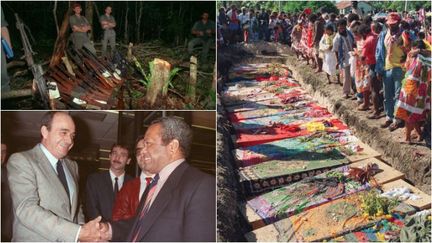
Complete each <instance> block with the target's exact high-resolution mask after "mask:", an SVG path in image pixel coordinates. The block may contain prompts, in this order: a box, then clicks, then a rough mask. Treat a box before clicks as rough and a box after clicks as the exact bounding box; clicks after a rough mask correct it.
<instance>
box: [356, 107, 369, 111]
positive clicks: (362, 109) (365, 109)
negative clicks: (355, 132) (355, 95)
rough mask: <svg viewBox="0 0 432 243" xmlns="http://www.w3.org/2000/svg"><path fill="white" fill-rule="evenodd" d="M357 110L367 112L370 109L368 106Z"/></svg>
mask: <svg viewBox="0 0 432 243" xmlns="http://www.w3.org/2000/svg"><path fill="white" fill-rule="evenodd" d="M357 110H359V111H367V110H369V107H367V106H360V107H359V108H357Z"/></svg>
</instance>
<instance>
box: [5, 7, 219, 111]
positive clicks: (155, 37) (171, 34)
mask: <svg viewBox="0 0 432 243" xmlns="http://www.w3.org/2000/svg"><path fill="white" fill-rule="evenodd" d="M73 3H75V1H42V2H39V1H2V2H1V6H2V9H3V12H4V15H5V19H6V21H7V22H8V25H9V26H8V29H9V32H10V36H11V42H12V46H13V51H14V53H15V57H14V58H13V59H12V60H8V62H11V61H17V60H19V59H20V57H21V56H22V55H23V52H22V42H21V36H20V33H19V31H18V29H17V28H16V27H15V24H16V20H15V16H14V14H18V15H19V17H20V18H21V19H22V21H23V22H24V24H25V25H26V29H27V34H28V36H29V39H30V43H31V45H32V48H33V50H34V51H35V52H36V53H37V54H35V55H34V56H33V57H34V59H35V62H37V63H41V64H43V65H46V64H48V62H49V60H50V57H51V55H52V54H53V49H54V44H55V42H56V38H57V35H58V33H59V28H60V26H61V24H62V22H63V20H64V16H65V14H66V13H69V14H70V15H71V14H72V12H71V9H70V8H71V5H72V4H73ZM78 3H80V4H81V7H82V12H81V15H83V16H85V17H86V18H87V20H88V21H89V22H90V25H91V26H92V28H93V29H92V31H91V32H90V38H91V40H92V41H93V42H94V45H95V47H96V49H97V50H98V55H99V54H100V52H99V51H100V49H101V39H102V35H103V32H102V28H101V26H100V24H99V16H100V15H102V14H104V9H105V7H106V6H107V5H110V6H111V7H112V15H113V16H114V18H115V19H116V22H117V26H116V28H115V31H116V35H117V36H116V43H117V49H118V50H119V51H120V52H121V53H122V54H124V55H125V53H126V52H127V45H128V44H129V43H133V45H134V47H133V54H134V55H135V56H136V57H137V59H138V60H139V62H140V63H141V65H142V66H143V67H145V69H146V70H147V71H148V69H149V67H148V66H149V65H148V63H149V62H150V61H152V60H153V59H154V58H161V59H164V60H166V61H168V62H169V63H170V64H171V65H172V67H173V68H176V67H177V68H179V69H180V71H179V72H178V73H177V75H176V77H175V78H174V79H173V81H172V83H173V85H174V88H173V90H175V91H176V93H178V94H179V95H180V96H181V95H182V94H184V93H185V92H186V89H187V87H186V85H185V84H186V83H187V81H188V79H189V59H190V55H189V54H188V53H187V43H188V41H190V40H191V39H192V37H193V36H192V34H191V28H192V26H193V25H194V23H195V22H196V21H198V20H200V19H201V15H202V13H203V12H208V13H209V14H210V17H209V19H210V20H214V19H215V12H216V11H215V2H214V1H200V2H186V1H181V2H180V1H171V2H165V1H164V2H160V1H159V2H158V1H152V2H147V1H145V2H144V1H78ZM68 32H69V33H68V34H70V33H71V29H70V28H68ZM214 52H215V49H214V48H212V49H211V50H210V52H209V53H210V54H209V58H208V61H207V62H206V63H201V64H200V65H199V66H198V79H197V86H196V92H197V95H196V96H197V98H196V100H194V101H192V102H174V103H177V106H178V107H169V106H168V107H166V106H161V108H174V109H179V108H182V109H214V107H215V94H214V93H215V92H214V91H213V90H212V89H211V85H212V78H213V70H214V62H215V53H214ZM25 68H26V67H21V66H19V65H18V67H12V68H9V69H8V73H9V76H10V77H11V89H12V90H16V89H25V88H29V87H30V86H31V82H29V79H31V73H30V72H28V71H25ZM133 95H134V96H136V97H138V98H139V97H140V96H142V94H139V93H135V94H133ZM37 106H38V104H35V102H34V101H33V100H32V99H29V98H26V99H22V98H20V99H10V100H2V108H3V109H5V108H6V109H35V108H38V107H37Z"/></svg>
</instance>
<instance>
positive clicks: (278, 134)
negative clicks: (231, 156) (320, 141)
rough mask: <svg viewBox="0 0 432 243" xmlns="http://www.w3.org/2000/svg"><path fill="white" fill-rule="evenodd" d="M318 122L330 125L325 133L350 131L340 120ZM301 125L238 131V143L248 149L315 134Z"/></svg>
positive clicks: (292, 124) (279, 125)
mask: <svg viewBox="0 0 432 243" xmlns="http://www.w3.org/2000/svg"><path fill="white" fill-rule="evenodd" d="M306 117H307V116H305V118H306ZM304 122H306V121H304ZM317 122H322V123H326V124H328V125H329V126H326V128H325V131H328V132H330V131H342V130H346V129H348V127H347V125H345V124H344V123H343V122H342V121H341V120H339V119H322V120H317ZM301 125H302V124H301V122H293V123H290V124H277V125H275V126H266V127H262V128H258V129H243V130H237V134H236V135H237V139H236V143H237V145H238V146H239V147H248V146H254V145H258V144H263V143H268V142H273V141H276V140H281V139H286V138H295V137H300V136H306V135H310V134H312V133H313V132H311V131H308V130H307V129H306V128H300V126H301Z"/></svg>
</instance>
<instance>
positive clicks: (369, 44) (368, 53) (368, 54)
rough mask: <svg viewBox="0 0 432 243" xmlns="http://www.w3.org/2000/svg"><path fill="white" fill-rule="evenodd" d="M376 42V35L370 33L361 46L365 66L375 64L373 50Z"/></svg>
mask: <svg viewBox="0 0 432 243" xmlns="http://www.w3.org/2000/svg"><path fill="white" fill-rule="evenodd" d="M377 42H378V35H376V34H374V33H372V32H371V33H370V34H369V35H367V36H366V40H365V42H364V45H363V50H362V54H361V55H362V56H363V57H364V58H365V62H366V64H367V65H372V64H376V59H375V50H376V46H377Z"/></svg>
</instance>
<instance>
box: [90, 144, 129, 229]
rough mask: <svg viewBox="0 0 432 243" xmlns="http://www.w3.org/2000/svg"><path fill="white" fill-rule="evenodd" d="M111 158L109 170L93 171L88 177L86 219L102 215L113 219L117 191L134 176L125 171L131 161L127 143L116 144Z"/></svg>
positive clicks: (104, 218)
mask: <svg viewBox="0 0 432 243" xmlns="http://www.w3.org/2000/svg"><path fill="white" fill-rule="evenodd" d="M109 159H110V168H109V170H108V171H102V172H97V173H93V174H91V175H89V177H88V178H87V185H86V201H85V205H86V211H85V216H86V219H92V218H95V217H97V216H98V215H101V216H102V221H109V220H111V219H112V211H113V205H114V201H115V199H116V195H117V193H118V192H119V191H120V189H121V188H122V187H123V185H124V183H125V182H127V181H129V180H132V176H130V175H127V174H126V173H125V167H126V165H128V164H129V163H130V161H131V159H130V153H129V148H128V147H127V146H126V145H124V144H114V145H113V146H112V148H111V152H110V155H109Z"/></svg>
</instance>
